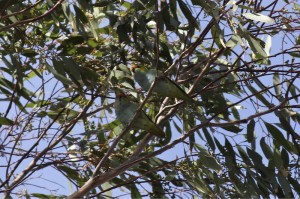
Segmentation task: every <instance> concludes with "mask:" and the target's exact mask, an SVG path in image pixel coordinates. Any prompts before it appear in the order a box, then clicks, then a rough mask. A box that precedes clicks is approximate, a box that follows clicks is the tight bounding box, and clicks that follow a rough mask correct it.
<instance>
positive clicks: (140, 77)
mask: <svg viewBox="0 0 300 199" xmlns="http://www.w3.org/2000/svg"><path fill="white" fill-rule="evenodd" d="M130 70H131V72H132V73H133V78H134V80H135V81H136V82H137V83H138V84H139V85H140V86H141V87H142V89H143V90H144V91H148V90H149V89H150V87H151V84H152V83H153V82H154V80H155V78H156V76H157V75H156V70H154V69H147V68H145V67H138V66H137V65H132V66H131V67H130ZM157 78H158V79H157V82H156V84H155V86H154V88H153V92H154V93H156V94H157V95H158V96H161V97H172V98H178V99H182V100H184V101H188V102H192V101H193V100H192V98H190V96H189V95H188V94H186V92H184V90H183V89H182V88H180V87H179V86H178V85H177V84H176V83H175V82H173V81H172V80H170V79H169V78H167V77H163V76H158V77H157Z"/></svg>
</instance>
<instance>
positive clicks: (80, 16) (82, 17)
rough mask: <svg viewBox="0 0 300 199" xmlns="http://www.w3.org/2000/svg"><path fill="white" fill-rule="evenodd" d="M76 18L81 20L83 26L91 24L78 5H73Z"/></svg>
mask: <svg viewBox="0 0 300 199" xmlns="http://www.w3.org/2000/svg"><path fill="white" fill-rule="evenodd" d="M73 7H74V10H75V13H76V18H77V19H79V20H80V21H81V22H82V23H83V24H86V23H88V22H89V20H88V18H87V17H86V16H85V14H84V13H83V12H82V10H81V9H80V8H78V7H77V6H76V5H74V4H73Z"/></svg>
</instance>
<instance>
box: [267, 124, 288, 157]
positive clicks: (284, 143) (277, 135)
mask: <svg viewBox="0 0 300 199" xmlns="http://www.w3.org/2000/svg"><path fill="white" fill-rule="evenodd" d="M264 124H265V126H266V128H267V129H268V131H269V133H270V134H271V135H272V136H273V138H274V139H275V140H276V142H277V143H279V144H280V145H281V146H283V147H284V148H285V149H286V150H288V151H291V150H292V149H291V146H290V145H289V143H288V141H287V140H286V138H285V137H284V136H283V135H282V133H281V132H280V131H279V130H278V129H277V128H276V127H275V126H273V125H272V124H269V123H267V122H264Z"/></svg>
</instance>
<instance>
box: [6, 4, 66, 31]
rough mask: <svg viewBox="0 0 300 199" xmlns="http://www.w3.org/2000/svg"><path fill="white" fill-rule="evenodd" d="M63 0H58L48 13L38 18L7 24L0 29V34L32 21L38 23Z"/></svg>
mask: <svg viewBox="0 0 300 199" xmlns="http://www.w3.org/2000/svg"><path fill="white" fill-rule="evenodd" d="M63 1H64V0H59V1H58V2H57V3H56V4H55V5H54V6H53V7H52V8H51V9H50V10H49V11H48V12H46V13H44V14H42V15H40V16H38V17H35V18H32V19H26V20H23V21H18V22H15V23H13V24H9V25H7V26H5V27H3V28H0V32H2V31H4V30H8V29H10V28H13V27H16V26H19V25H24V24H28V23H30V22H34V21H38V20H40V19H42V18H44V17H46V16H47V15H49V14H51V13H52V12H53V11H54V10H55V9H56V8H57V7H58V6H59V5H60V4H62V2H63Z"/></svg>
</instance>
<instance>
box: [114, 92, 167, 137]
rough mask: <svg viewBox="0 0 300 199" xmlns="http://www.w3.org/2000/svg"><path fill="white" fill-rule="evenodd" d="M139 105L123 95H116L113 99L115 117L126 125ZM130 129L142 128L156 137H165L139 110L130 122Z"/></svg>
mask: <svg viewBox="0 0 300 199" xmlns="http://www.w3.org/2000/svg"><path fill="white" fill-rule="evenodd" d="M138 107H139V105H138V104H137V103H135V102H133V101H130V99H129V98H128V97H127V96H125V95H119V96H118V95H117V97H116V100H115V111H116V115H117V119H118V120H119V121H120V122H121V123H122V124H124V125H128V124H129V123H130V122H131V120H132V119H133V117H134V115H135V113H136V111H137V109H138ZM132 129H136V130H139V129H141V130H144V131H146V132H148V133H152V134H153V135H156V136H158V137H165V133H164V132H163V131H162V130H161V129H160V128H159V127H158V126H157V125H156V124H155V123H154V122H153V121H152V120H151V119H150V118H149V117H148V116H147V115H146V113H145V112H144V111H140V112H139V113H138V115H137V117H136V120H135V121H134V123H133V124H132Z"/></svg>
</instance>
